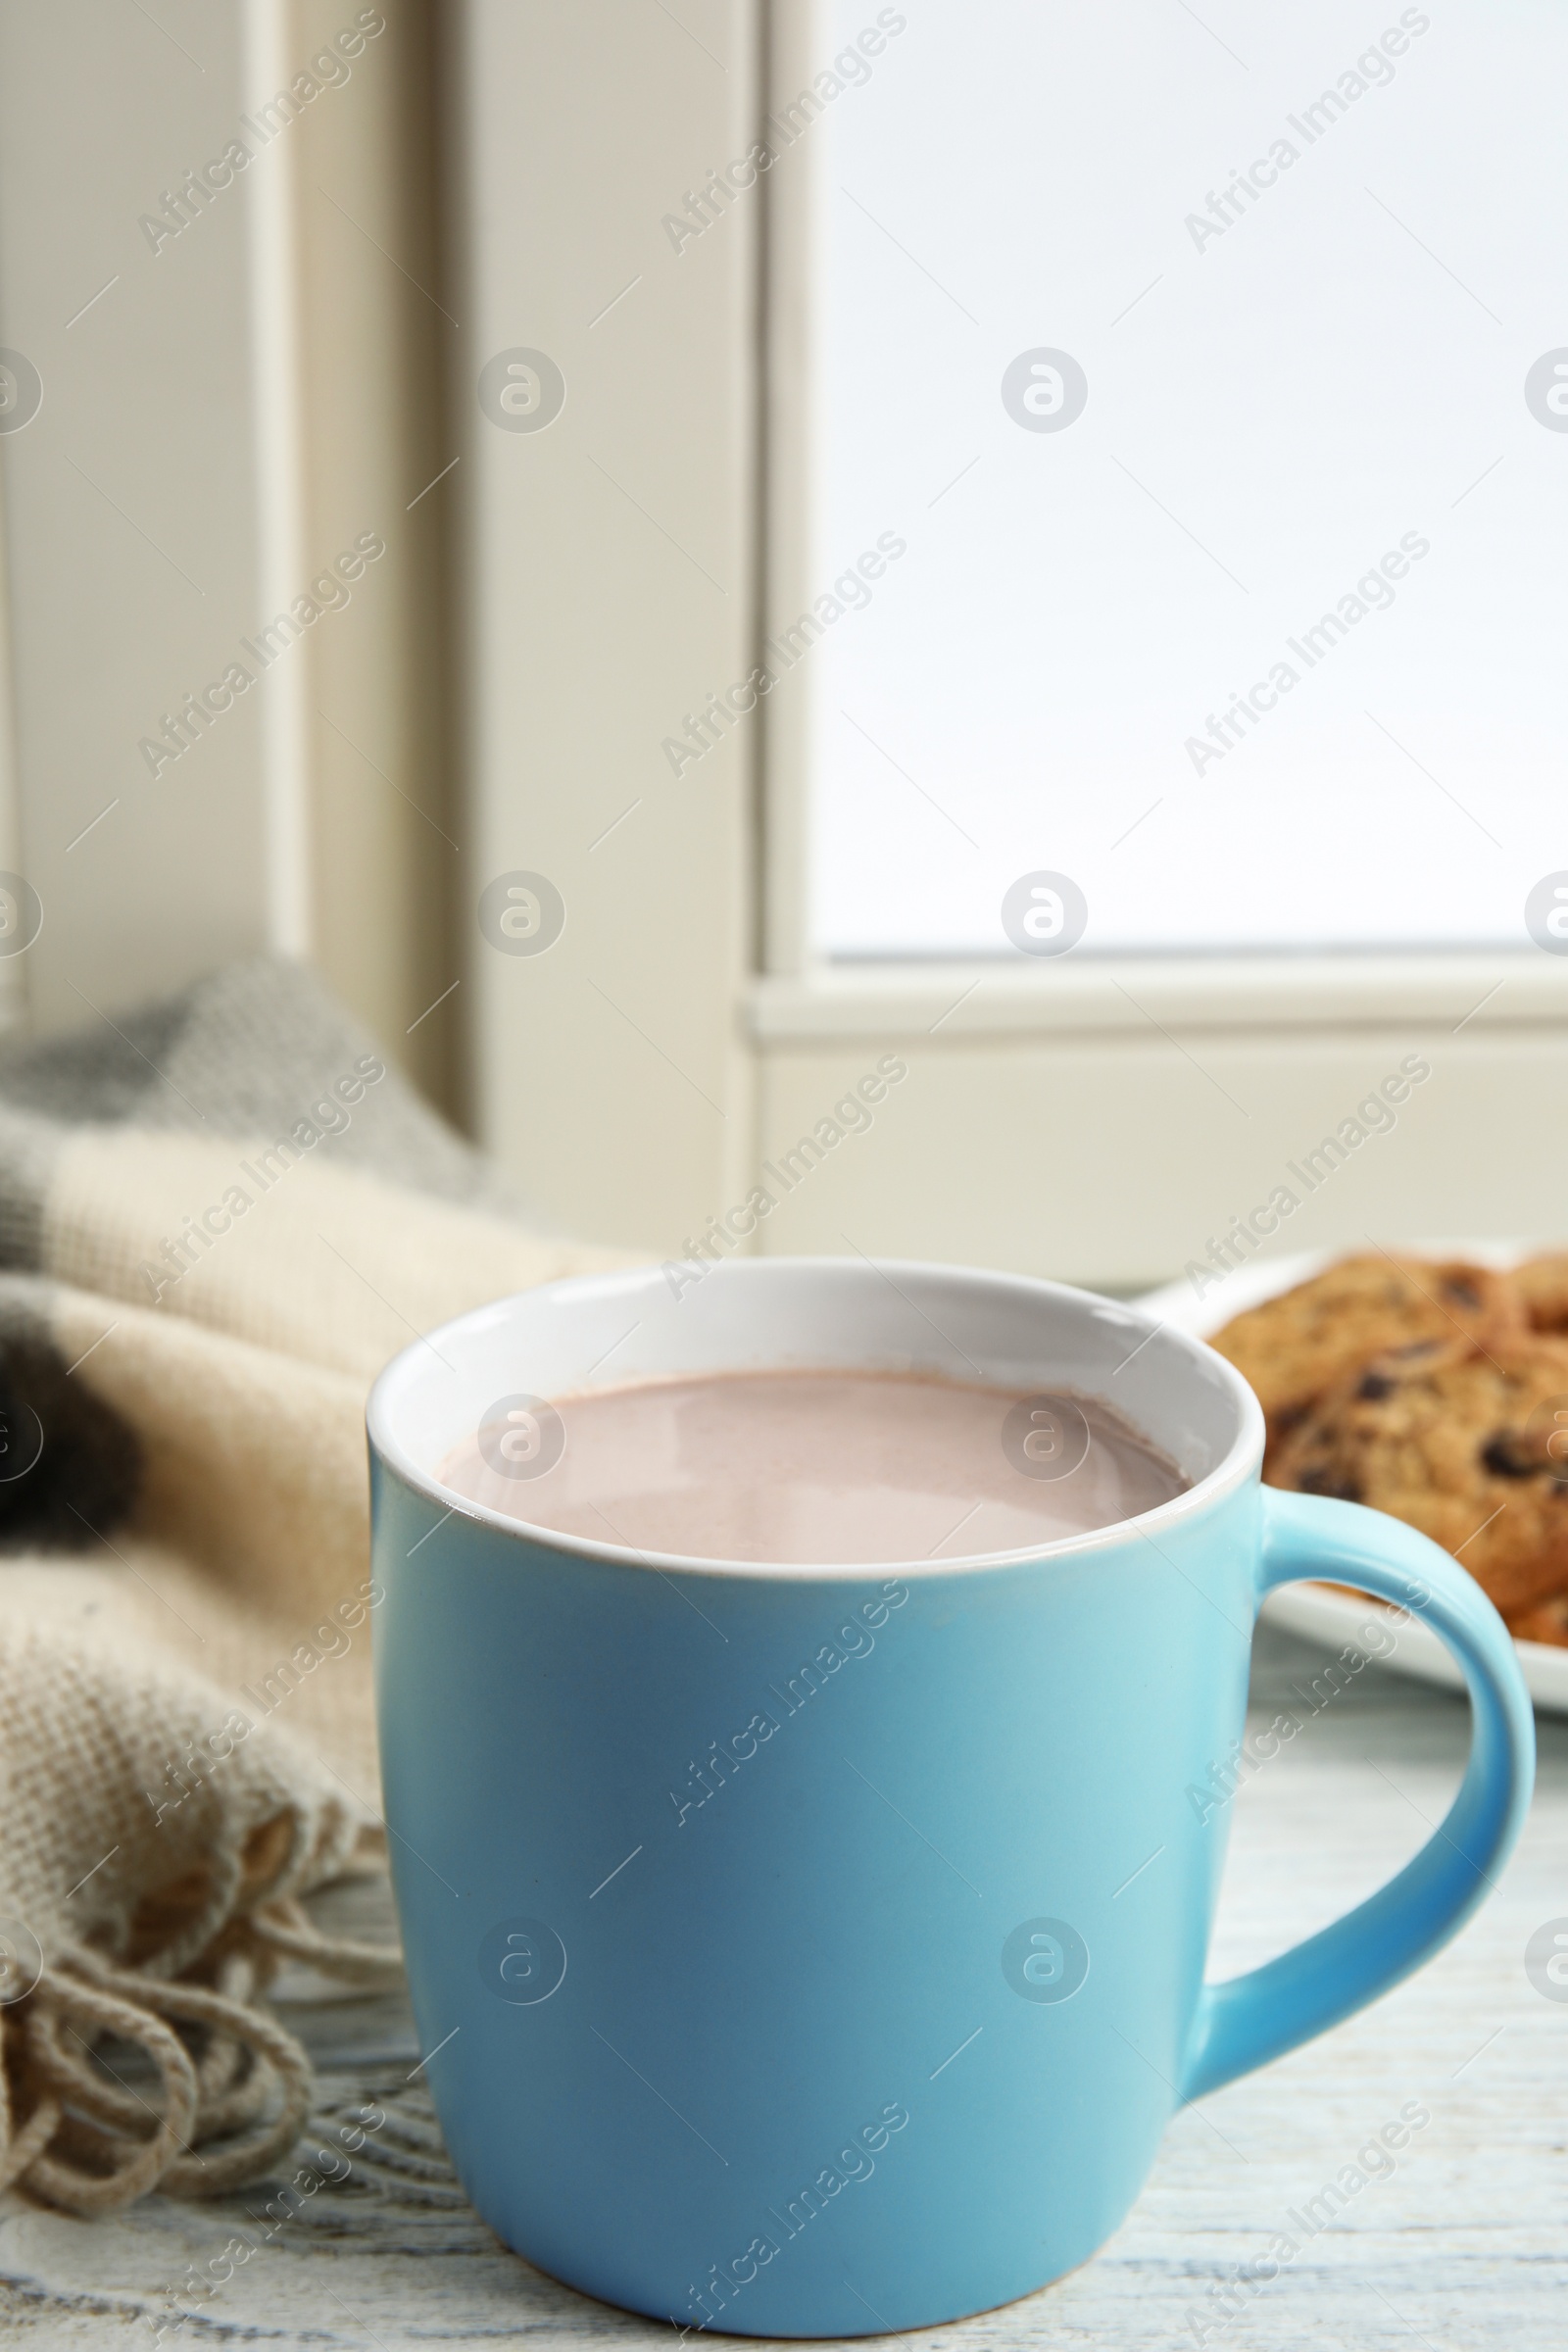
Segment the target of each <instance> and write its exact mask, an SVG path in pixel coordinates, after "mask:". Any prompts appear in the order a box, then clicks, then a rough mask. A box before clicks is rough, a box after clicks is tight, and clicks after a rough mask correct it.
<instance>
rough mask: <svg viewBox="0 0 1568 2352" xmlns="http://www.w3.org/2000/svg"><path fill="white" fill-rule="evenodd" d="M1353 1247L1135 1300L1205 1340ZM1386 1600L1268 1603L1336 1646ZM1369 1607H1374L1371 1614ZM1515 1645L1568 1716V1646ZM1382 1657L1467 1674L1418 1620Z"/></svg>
mask: <svg viewBox="0 0 1568 2352" xmlns="http://www.w3.org/2000/svg"><path fill="white" fill-rule="evenodd" d="M1561 1247H1562V1245H1561V1243H1554V1242H1474V1241H1461V1242H1418V1243H1411V1244H1410V1245H1408V1247H1405V1248H1403V1249H1402V1250H1401V1252H1400V1253H1401V1254H1402V1255H1404V1256H1407V1257H1430V1258H1446V1257H1468V1258H1471V1259H1473V1260H1475V1261H1476V1262H1477V1263H1479V1264H1481V1265H1484V1266H1495V1267H1496V1268H1498V1269H1499V1271H1503V1270H1506V1269H1507V1268H1508V1267H1509V1266H1515V1265H1518V1264H1519V1262H1520V1260H1521V1259H1523V1258H1526V1257H1533V1256H1534V1255H1535V1254H1536V1252H1537V1251H1538V1250H1550V1249H1560V1248H1561ZM1346 1255H1348V1252H1347V1251H1346V1250H1310V1251H1298V1252H1296V1253H1295V1254H1293V1255H1287V1256H1282V1257H1267V1258H1251V1259H1250V1260H1249V1261H1248V1263H1247V1264H1246V1265H1244V1266H1238V1267H1237V1268H1236V1270H1235V1272H1234V1273H1232V1274H1227V1275H1226V1276H1225V1277H1224V1279H1223V1280H1222V1281H1218V1282H1215V1283H1214V1284H1212V1285H1211V1286H1210V1287H1209V1289H1208V1290H1207V1291H1206V1292H1205V1294H1204V1296H1203V1297H1202V1298H1201V1299H1200V1298H1199V1297H1198V1296H1197V1294H1196V1292H1195V1291H1194V1288H1193V1285H1192V1284H1191V1283H1190V1282H1188V1281H1187V1280H1185V1278H1184V1279H1183V1280H1182V1281H1180V1282H1168V1283H1166V1284H1165V1286H1164V1288H1163V1289H1162V1290H1158V1291H1151V1292H1150V1293H1149V1295H1148V1297H1147V1298H1144V1299H1139V1301H1138V1304H1139V1305H1140V1306H1141V1307H1143V1308H1144V1309H1145V1311H1146V1312H1147V1313H1150V1314H1154V1315H1157V1316H1158V1317H1159V1319H1160V1321H1161V1322H1162V1323H1167V1324H1169V1325H1170V1326H1171V1327H1172V1329H1173V1330H1176V1331H1190V1332H1192V1333H1193V1334H1194V1335H1195V1337H1196V1338H1198V1339H1201V1340H1206V1339H1208V1338H1210V1337H1211V1336H1212V1335H1213V1333H1215V1332H1216V1331H1220V1330H1222V1329H1223V1328H1224V1326H1225V1325H1226V1324H1227V1323H1228V1322H1229V1321H1230V1320H1231V1318H1232V1316H1233V1315H1239V1314H1241V1313H1242V1311H1243V1309H1244V1308H1246V1307H1249V1306H1258V1305H1260V1304H1261V1303H1262V1301H1263V1300H1264V1299H1277V1298H1278V1297H1279V1295H1280V1293H1281V1292H1282V1291H1289V1290H1292V1289H1294V1287H1295V1285H1296V1284H1297V1283H1299V1282H1305V1281H1306V1280H1307V1278H1308V1276H1309V1275H1312V1274H1316V1273H1318V1272H1320V1271H1321V1269H1322V1268H1323V1267H1324V1266H1331V1265H1333V1263H1334V1261H1335V1260H1336V1258H1340V1257H1344V1256H1346ZM1381 1606H1382V1604H1381V1603H1380V1602H1378V1601H1374V1600H1370V1599H1368V1600H1351V1599H1350V1598H1349V1597H1348V1594H1347V1593H1340V1592H1336V1591H1335V1590H1334V1589H1333V1588H1332V1587H1331V1586H1328V1585H1287V1586H1285V1588H1284V1589H1283V1590H1282V1591H1281V1592H1278V1593H1270V1595H1269V1597H1268V1599H1267V1600H1266V1601H1265V1602H1264V1604H1263V1610H1264V1614H1265V1616H1267V1617H1269V1618H1270V1619H1271V1620H1272V1621H1273V1623H1274V1624H1276V1625H1283V1626H1286V1627H1288V1628H1289V1630H1290V1631H1291V1632H1292V1633H1293V1634H1302V1635H1304V1636H1305V1637H1306V1638H1307V1639H1308V1640H1309V1641H1316V1642H1333V1643H1335V1644H1336V1645H1342V1644H1343V1643H1345V1642H1355V1643H1356V1645H1357V1646H1358V1647H1359V1646H1360V1645H1361V1641H1362V1635H1361V1629H1362V1628H1363V1627H1364V1626H1366V1625H1367V1624H1368V1623H1369V1622H1375V1612H1377V1611H1378V1610H1379V1609H1380V1608H1381ZM1369 1611H1372V1612H1374V1616H1373V1617H1372V1618H1371V1619H1369V1616H1368V1612H1369ZM1514 1650H1515V1653H1516V1654H1517V1656H1518V1659H1519V1668H1520V1672H1521V1673H1522V1674H1523V1676H1524V1678H1525V1685H1526V1688H1527V1689H1528V1691H1529V1692H1530V1695H1531V1697H1532V1698H1533V1699H1534V1700H1535V1702H1536V1704H1537V1706H1538V1707H1540V1708H1542V1709H1543V1710H1544V1712H1545V1713H1546V1714H1549V1715H1568V1649H1558V1648H1555V1647H1553V1645H1552V1644H1551V1643H1550V1642H1515V1643H1514ZM1382 1663H1383V1664H1384V1665H1385V1666H1391V1667H1392V1668H1393V1669H1394V1671H1395V1673H1396V1674H1409V1675H1414V1676H1415V1678H1416V1679H1417V1680H1418V1681H1419V1682H1423V1683H1441V1684H1442V1685H1443V1687H1444V1688H1445V1690H1448V1691H1462V1690H1463V1688H1464V1677H1463V1675H1462V1674H1461V1673H1460V1672H1459V1669H1458V1667H1457V1666H1456V1665H1455V1664H1454V1662H1453V1660H1452V1658H1451V1657H1450V1656H1449V1654H1448V1652H1447V1649H1446V1647H1445V1645H1444V1643H1443V1642H1440V1641H1439V1640H1438V1637H1437V1635H1436V1634H1434V1633H1432V1632H1430V1631H1429V1630H1428V1628H1427V1627H1426V1626H1424V1625H1421V1624H1411V1625H1407V1626H1406V1627H1404V1629H1403V1630H1402V1631H1401V1632H1400V1634H1399V1635H1398V1637H1397V1642H1396V1646H1395V1647H1394V1649H1393V1650H1392V1651H1390V1652H1389V1653H1388V1655H1387V1656H1385V1657H1384V1658H1383V1660H1382Z"/></svg>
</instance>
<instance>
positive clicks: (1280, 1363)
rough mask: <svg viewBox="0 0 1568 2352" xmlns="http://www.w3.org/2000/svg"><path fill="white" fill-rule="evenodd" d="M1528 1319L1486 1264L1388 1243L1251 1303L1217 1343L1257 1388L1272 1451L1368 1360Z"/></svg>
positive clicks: (1515, 1326)
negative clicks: (1402, 1252)
mask: <svg viewBox="0 0 1568 2352" xmlns="http://www.w3.org/2000/svg"><path fill="white" fill-rule="evenodd" d="M1523 1320H1524V1317H1523V1309H1522V1307H1521V1304H1520V1301H1519V1298H1518V1296H1517V1294H1516V1293H1515V1291H1514V1290H1513V1289H1512V1288H1511V1287H1510V1285H1509V1283H1508V1282H1507V1280H1506V1278H1505V1277H1503V1276H1501V1275H1497V1274H1494V1273H1491V1272H1490V1271H1489V1270H1488V1269H1487V1268H1486V1267H1485V1266H1473V1265H1470V1264H1468V1263H1466V1262H1465V1261H1464V1260H1462V1259H1460V1260H1452V1261H1450V1262H1448V1263H1433V1262H1429V1261H1427V1260H1424V1259H1419V1258H1393V1257H1386V1256H1385V1255H1384V1254H1383V1252H1382V1251H1381V1250H1379V1251H1377V1252H1375V1253H1374V1254H1371V1255H1363V1256H1358V1257H1342V1258H1341V1259H1340V1260H1339V1262H1338V1263H1337V1264H1336V1265H1332V1266H1325V1267H1324V1269H1323V1271H1322V1273H1321V1274H1314V1275H1313V1276H1312V1278H1311V1280H1310V1281H1309V1282H1302V1283H1298V1285H1297V1287H1296V1288H1295V1290H1294V1291H1286V1292H1285V1293H1284V1294H1283V1296H1282V1297H1280V1298H1278V1299H1265V1300H1264V1302H1263V1304H1262V1305H1261V1306H1254V1307H1250V1308H1249V1309H1248V1311H1247V1312H1246V1313H1245V1314H1240V1315H1238V1316H1236V1318H1235V1319H1234V1321H1232V1322H1230V1323H1227V1324H1226V1326H1225V1328H1224V1330H1223V1331H1221V1332H1218V1333H1216V1335H1215V1336H1214V1338H1213V1339H1211V1340H1210V1342H1209V1346H1210V1347H1211V1348H1218V1350H1219V1352H1220V1354H1221V1355H1223V1356H1226V1357H1227V1358H1228V1359H1229V1360H1230V1362H1231V1363H1233V1364H1234V1365H1235V1366H1236V1369H1237V1371H1238V1372H1240V1373H1241V1375H1242V1377H1243V1378H1244V1380H1247V1381H1250V1383H1251V1386H1252V1387H1253V1389H1254V1390H1255V1391H1256V1392H1257V1397H1258V1401H1259V1403H1260V1404H1261V1405H1262V1407H1263V1413H1264V1417H1265V1419H1266V1420H1267V1422H1268V1429H1269V1439H1270V1451H1271V1453H1272V1451H1273V1448H1274V1446H1277V1445H1278V1444H1279V1442H1280V1441H1281V1439H1282V1438H1283V1437H1284V1436H1285V1435H1286V1434H1287V1433H1288V1431H1289V1430H1290V1429H1291V1428H1292V1427H1293V1426H1294V1425H1295V1423H1296V1422H1297V1421H1299V1419H1300V1417H1301V1415H1302V1413H1304V1412H1305V1411H1306V1409H1307V1408H1308V1406H1309V1405H1311V1404H1312V1402H1313V1401H1314V1399H1315V1398H1317V1397H1321V1396H1322V1395H1323V1394H1324V1392H1325V1391H1326V1390H1328V1389H1330V1388H1332V1387H1333V1386H1334V1385H1335V1384H1336V1383H1337V1382H1339V1381H1341V1380H1344V1379H1346V1378H1348V1375H1349V1374H1350V1373H1351V1372H1352V1371H1354V1370H1355V1368H1356V1367H1357V1366H1358V1365H1360V1364H1363V1363H1365V1362H1366V1361H1367V1360H1368V1358H1369V1357H1371V1356H1374V1355H1379V1354H1381V1353H1383V1351H1384V1350H1385V1349H1386V1348H1400V1347H1404V1346H1408V1345H1410V1344H1412V1343H1414V1342H1417V1341H1426V1340H1436V1341H1447V1340H1466V1341H1468V1340H1473V1339H1477V1338H1481V1339H1488V1338H1490V1337H1491V1336H1493V1335H1495V1336H1496V1337H1498V1338H1502V1337H1503V1336H1505V1335H1506V1334H1507V1333H1509V1332H1510V1331H1516V1330H1520V1329H1522V1327H1523Z"/></svg>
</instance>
